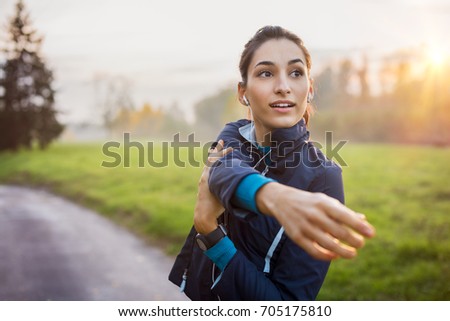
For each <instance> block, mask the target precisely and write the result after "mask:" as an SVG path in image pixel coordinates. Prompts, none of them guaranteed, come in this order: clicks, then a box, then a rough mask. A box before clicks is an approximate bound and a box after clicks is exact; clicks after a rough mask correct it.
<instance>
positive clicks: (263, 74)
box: [258, 70, 272, 78]
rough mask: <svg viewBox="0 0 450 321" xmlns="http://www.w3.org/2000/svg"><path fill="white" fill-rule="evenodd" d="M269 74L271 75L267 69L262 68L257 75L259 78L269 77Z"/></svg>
mask: <svg viewBox="0 0 450 321" xmlns="http://www.w3.org/2000/svg"><path fill="white" fill-rule="evenodd" d="M271 76H272V73H271V72H270V71H268V70H263V71H261V72H259V73H258V77H261V78H269V77H271Z"/></svg>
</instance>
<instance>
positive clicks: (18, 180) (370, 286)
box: [0, 144, 450, 300]
mask: <svg viewBox="0 0 450 321" xmlns="http://www.w3.org/2000/svg"><path fill="white" fill-rule="evenodd" d="M133 151H134V153H132V155H131V160H132V161H131V164H130V167H129V168H124V167H123V166H122V165H121V166H119V167H117V168H105V167H102V162H103V161H107V162H111V161H112V159H111V158H109V157H107V156H105V155H103V153H102V145H101V144H56V145H54V146H52V147H50V148H49V149H48V150H46V151H38V150H33V151H22V152H20V153H18V154H11V153H1V154H0V182H2V183H9V184H21V185H31V186H39V187H45V188H47V189H49V190H50V191H53V192H55V193H57V194H60V195H63V196H65V197H68V198H70V199H72V200H75V201H76V202H78V203H80V204H83V205H86V206H88V207H90V208H93V209H95V210H97V211H99V212H100V213H102V214H104V215H105V216H108V217H110V218H111V219H113V220H114V221H116V222H119V223H120V224H122V225H124V226H126V227H128V228H129V229H130V230H132V231H134V232H135V233H136V234H138V235H140V236H141V237H144V238H146V239H148V240H149V241H150V242H157V243H158V245H160V246H162V247H164V248H165V250H166V251H168V252H169V253H171V254H174V253H176V251H177V250H178V248H179V247H180V245H181V244H182V243H183V241H184V238H185V236H186V234H187V232H188V230H189V228H190V226H191V225H192V213H193V207H194V202H195V197H196V189H197V181H198V177H199V175H200V172H201V167H196V166H189V165H188V166H186V167H184V168H183V167H177V166H175V165H174V162H173V151H172V150H170V149H169V155H168V159H169V160H170V161H169V166H167V167H162V168H155V167H151V166H149V165H147V164H146V166H145V167H144V168H139V167H138V166H137V164H138V161H137V157H136V156H137V155H136V150H133ZM341 152H342V153H341V154H340V155H341V157H342V158H343V159H344V160H345V162H346V163H347V164H348V167H344V168H343V173H344V183H345V189H346V203H347V205H348V206H349V207H351V208H352V209H354V210H356V211H359V212H362V213H365V214H366V216H367V217H368V219H369V221H370V222H371V223H373V224H374V225H375V227H376V228H377V236H376V238H374V239H372V240H369V241H368V242H367V244H366V247H365V248H364V249H363V250H362V251H361V252H360V254H359V256H358V257H357V258H356V259H354V260H349V261H344V260H338V261H336V262H333V264H332V267H331V269H330V272H329V274H328V276H327V279H326V281H325V284H324V286H323V288H322V290H321V292H320V294H319V297H318V299H319V300H449V299H450V236H449V231H450V217H449V213H450V165H449V161H450V150H449V149H437V148H431V147H418V146H397V145H395V146H394V145H351V144H347V145H346V146H345V147H344V148H343V149H342V150H341ZM152 159H154V160H155V161H160V160H162V159H163V155H162V153H161V148H156V149H155V155H152ZM195 159H196V160H197V161H201V159H202V151H201V150H200V149H198V150H196V153H195ZM181 160H184V161H187V160H188V154H187V151H184V153H182V155H181Z"/></svg>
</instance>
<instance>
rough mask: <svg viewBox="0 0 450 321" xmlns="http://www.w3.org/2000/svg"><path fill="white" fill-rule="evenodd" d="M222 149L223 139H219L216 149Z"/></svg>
mask: <svg viewBox="0 0 450 321" xmlns="http://www.w3.org/2000/svg"><path fill="white" fill-rule="evenodd" d="M222 149H223V139H220V140H219V142H218V143H217V145H216V150H217V151H218V152H220V151H221V150H222Z"/></svg>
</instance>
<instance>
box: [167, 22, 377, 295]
mask: <svg viewBox="0 0 450 321" xmlns="http://www.w3.org/2000/svg"><path fill="white" fill-rule="evenodd" d="M239 67H240V72H241V77H242V82H240V83H239V85H238V93H239V100H240V102H241V103H242V104H243V105H245V106H248V108H249V111H250V113H251V115H252V121H248V120H240V121H237V122H234V123H229V124H227V125H226V126H225V128H224V129H223V131H222V132H221V134H220V135H219V139H220V142H219V144H218V145H217V146H216V147H215V149H214V153H213V154H212V155H211V157H210V159H209V160H210V162H211V163H213V162H214V163H213V165H212V167H211V169H209V168H208V167H207V168H205V170H204V172H203V175H202V178H201V180H200V183H199V194H198V200H197V205H196V208H195V214H194V227H195V231H194V230H192V231H191V234H190V236H189V237H188V240H187V242H186V244H185V246H184V248H183V250H182V252H181V253H180V255H179V257H178V258H177V261H176V263H175V265H174V269H173V270H172V272H171V276H170V279H171V280H172V281H173V282H174V283H177V284H181V286H182V288H184V287H185V289H186V294H187V295H188V296H189V297H190V298H191V299H202V300H213V299H222V300H313V299H315V297H316V296H317V294H318V292H319V290H320V287H321V285H322V283H323V281H324V278H325V276H326V273H327V270H328V267H329V262H330V260H332V259H335V258H338V257H343V258H352V257H354V256H355V255H356V249H357V248H361V247H362V246H363V244H364V237H372V236H373V235H374V229H373V227H372V226H371V225H370V224H369V223H367V222H366V221H365V218H364V216H363V215H361V214H356V213H354V212H353V211H351V210H350V209H348V208H347V207H345V206H344V205H342V203H343V202H344V194H343V187H342V175H341V169H340V167H338V166H337V165H336V164H334V163H333V162H332V161H330V160H328V159H327V158H326V157H325V156H324V155H323V154H322V153H321V152H320V150H318V149H316V148H315V147H314V145H313V144H312V143H311V142H309V141H308V138H309V132H308V131H307V130H306V124H307V122H308V120H309V108H310V102H311V100H312V97H313V93H314V90H313V82H312V80H311V78H310V71H311V70H310V69H311V58H310V55H309V53H308V51H307V49H306V48H305V46H304V44H303V42H302V41H301V39H299V38H298V37H297V36H296V35H294V34H292V33H290V32H289V31H287V30H285V29H283V28H281V27H273V26H267V27H264V28H262V29H260V30H259V31H258V32H257V33H256V34H255V35H254V37H253V38H252V39H251V40H250V41H249V42H248V43H247V44H246V46H245V49H244V51H243V53H242V55H241V61H240V64H239ZM223 145H224V146H227V149H225V150H223ZM219 158H220V159H219ZM222 205H223V208H225V212H224V214H223V215H221V213H222V212H223V208H222ZM219 216H220V217H219ZM218 218H219V220H218ZM219 223H221V224H219ZM195 234H196V235H195ZM194 237H195V242H196V243H197V244H198V247H197V246H195V244H194V243H195V242H194ZM181 271H183V273H182V274H181ZM205 274H208V275H205ZM189 278H192V279H193V280H192V281H191V280H190V279H189ZM180 280H183V281H180Z"/></svg>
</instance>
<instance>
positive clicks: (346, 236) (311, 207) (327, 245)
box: [256, 183, 375, 260]
mask: <svg viewBox="0 0 450 321" xmlns="http://www.w3.org/2000/svg"><path fill="white" fill-rule="evenodd" d="M256 201H257V204H258V207H260V210H261V211H262V212H263V213H265V214H268V215H271V216H274V217H275V218H276V219H277V220H278V222H279V223H280V224H281V225H282V226H283V227H284V229H285V232H286V234H287V236H288V237H289V238H290V239H291V240H292V241H294V242H295V243H296V244H297V245H299V246H300V247H302V248H303V249H304V250H305V251H306V252H308V253H309V254H310V255H311V256H313V257H315V258H317V259H321V260H332V259H335V258H338V257H342V258H353V257H354V256H355V255H356V254H357V249H358V248H361V247H363V246H364V237H369V238H370V237H373V236H374V235H375V229H374V228H373V226H372V225H370V224H369V223H368V222H367V221H366V219H365V216H364V215H363V214H358V213H355V212H354V211H352V210H351V209H349V208H348V207H346V206H344V205H342V204H341V203H340V202H339V201H338V200H336V199H334V198H332V197H329V196H327V195H325V194H322V193H310V192H305V191H302V190H299V189H296V188H293V187H289V186H285V185H282V184H279V183H268V184H266V185H264V186H263V187H262V188H261V189H260V190H259V191H258V193H257V194H256Z"/></svg>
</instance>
